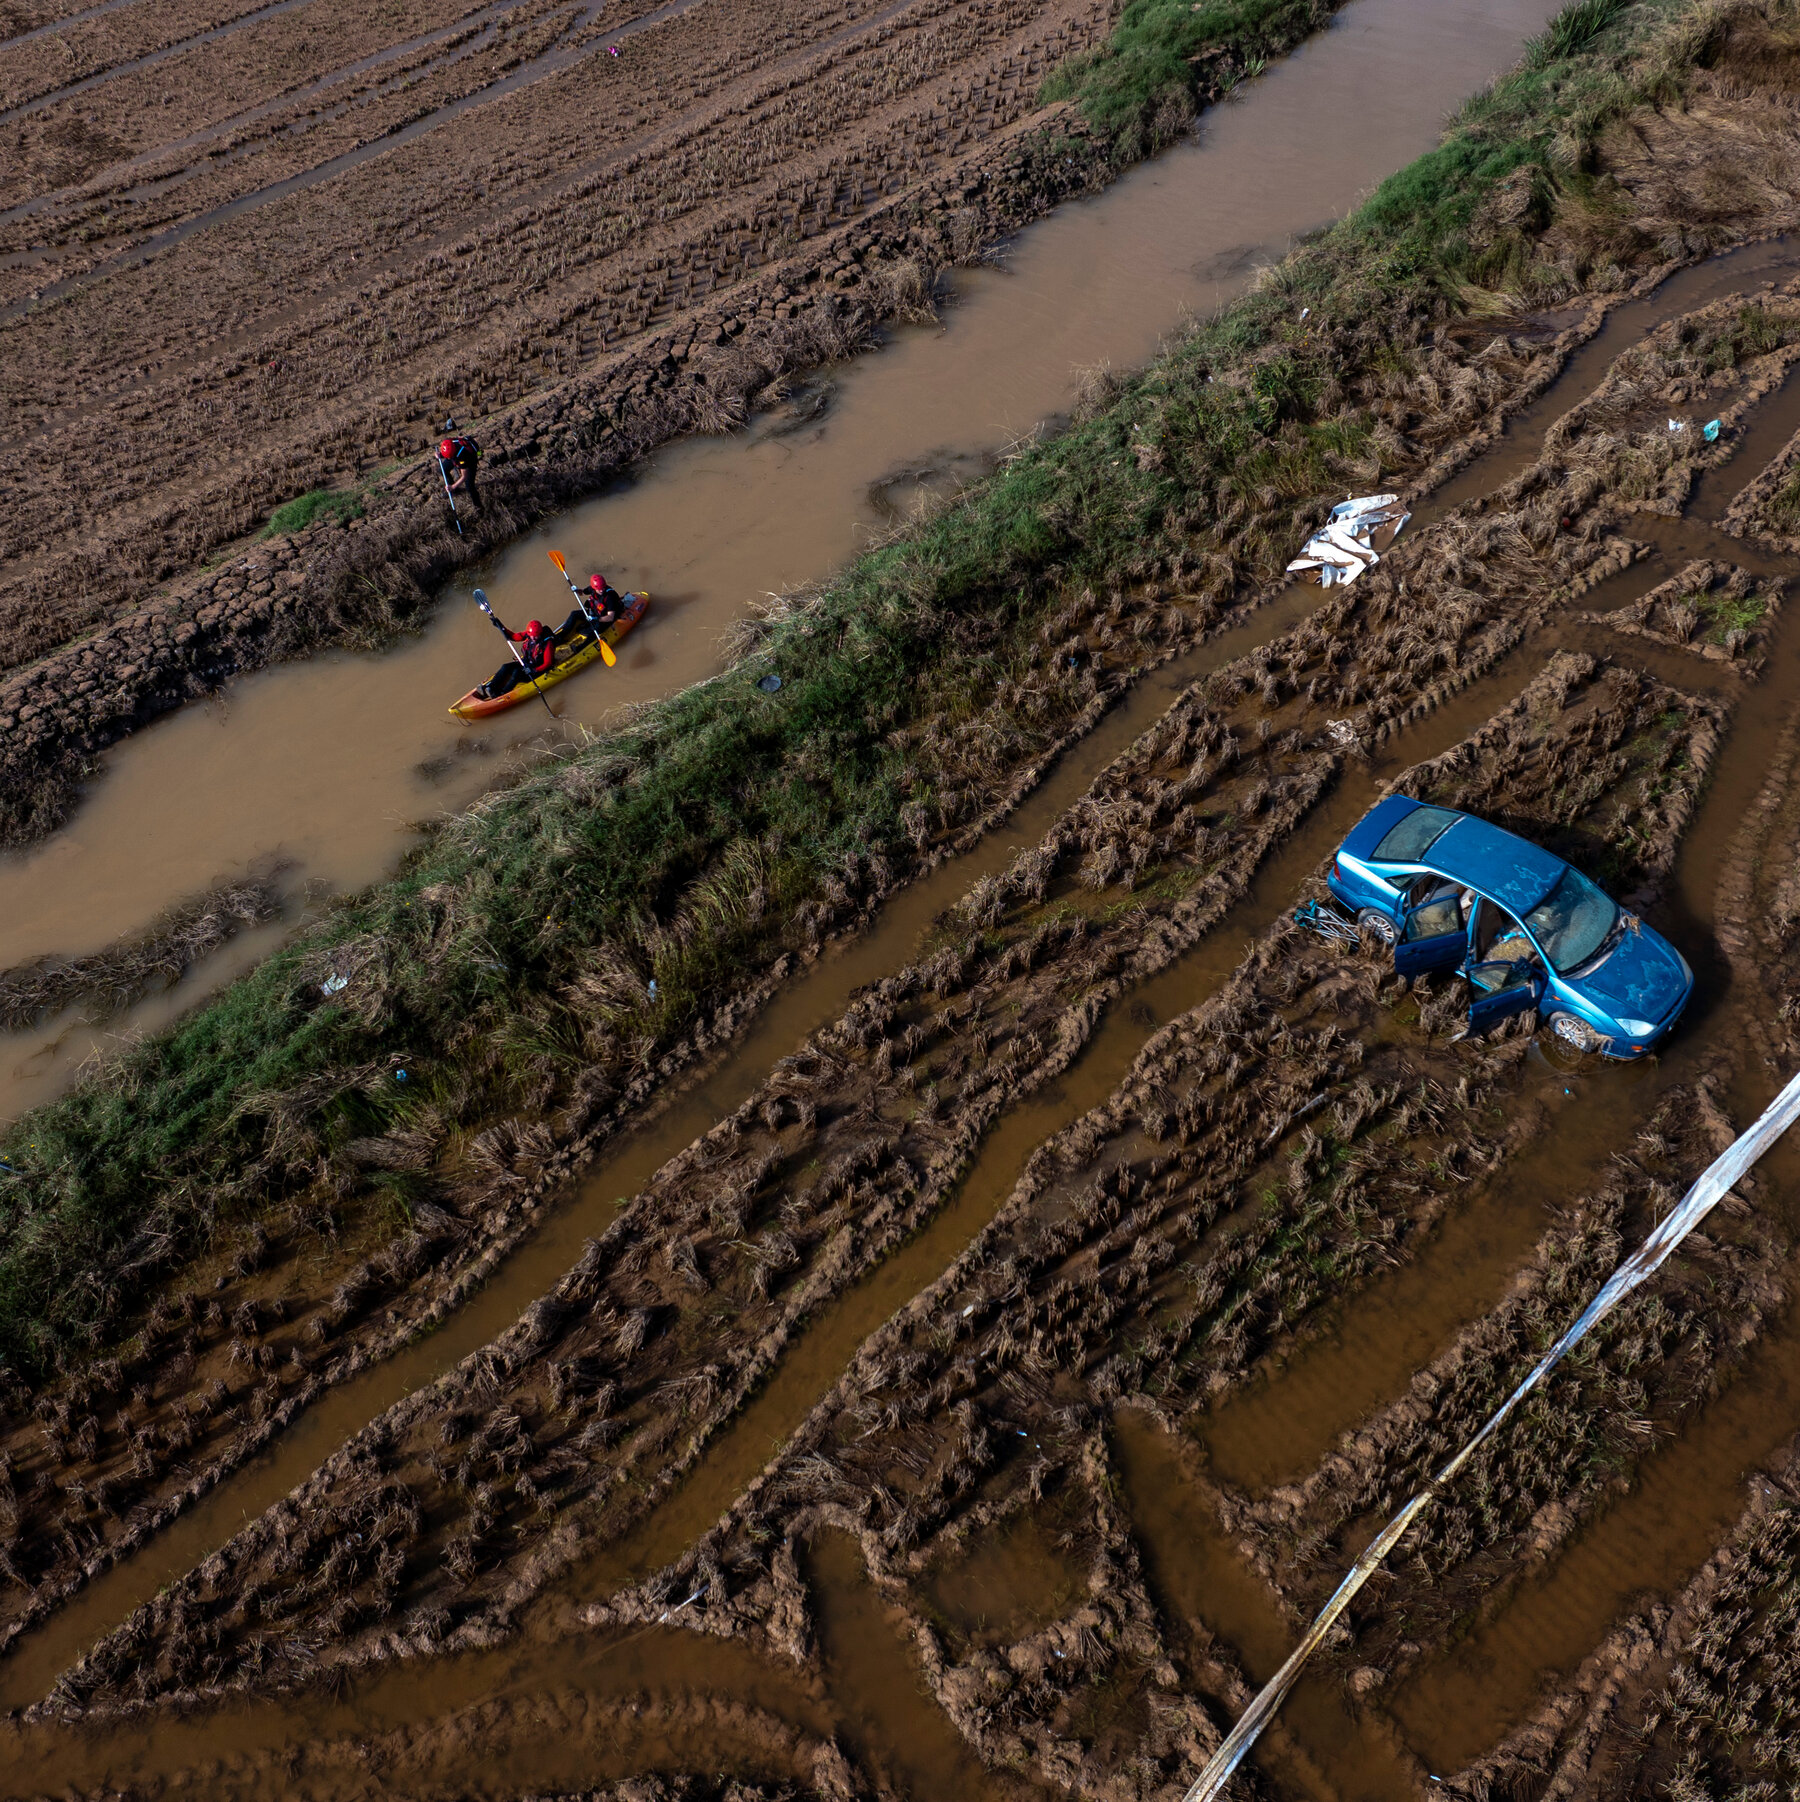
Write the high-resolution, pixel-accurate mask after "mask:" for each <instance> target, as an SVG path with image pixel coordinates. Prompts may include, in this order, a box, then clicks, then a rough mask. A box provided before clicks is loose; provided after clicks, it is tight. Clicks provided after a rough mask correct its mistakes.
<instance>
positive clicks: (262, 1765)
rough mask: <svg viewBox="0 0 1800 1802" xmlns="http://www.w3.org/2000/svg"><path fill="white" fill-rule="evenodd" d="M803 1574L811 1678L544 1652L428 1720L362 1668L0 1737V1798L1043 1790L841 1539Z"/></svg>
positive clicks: (591, 1650)
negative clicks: (776, 1788)
mask: <svg viewBox="0 0 1800 1802" xmlns="http://www.w3.org/2000/svg"><path fill="white" fill-rule="evenodd" d="M807 1577H808V1587H809V1590H810V1592H811V1598H812V1610H813V1633H814V1638H815V1642H816V1644H817V1647H818V1651H819V1654H820V1659H821V1664H822V1679H821V1673H820V1672H819V1671H810V1672H809V1671H806V1670H802V1669H797V1668H794V1667H792V1666H790V1665H788V1664H787V1663H786V1662H785V1661H779V1660H776V1659H773V1658H771V1657H769V1656H767V1655H766V1654H761V1653H757V1652H755V1651H753V1650H752V1649H751V1648H749V1647H747V1646H745V1645H744V1644H743V1643H741V1642H740V1641H737V1640H732V1639H725V1638H719V1637H717V1636H710V1635H700V1634H694V1633H690V1632H687V1631H684V1630H683V1629H681V1628H678V1627H672V1626H671V1627H667V1628H662V1627H654V1626H653V1627H639V1628H635V1629H632V1630H630V1631H626V1632H622V1633H615V1634H601V1635H583V1636H582V1637H581V1639H580V1640H579V1641H576V1642H570V1643H565V1644H560V1645H558V1646H557V1647H556V1648H555V1650H554V1653H553V1654H552V1656H553V1659H554V1664H555V1674H554V1677H553V1679H552V1680H551V1681H549V1682H548V1683H547V1682H546V1681H545V1672H544V1669H543V1667H542V1664H541V1662H540V1659H539V1657H538V1650H539V1648H538V1647H536V1646H535V1645H533V1646H527V1647H526V1648H525V1649H524V1651H523V1654H521V1651H520V1649H519V1648H499V1649H496V1650H492V1651H480V1652H470V1653H463V1654H457V1655H452V1656H447V1657H444V1658H440V1659H436V1660H434V1661H433V1665H432V1674H431V1680H430V1686H429V1687H430V1701H429V1704H428V1705H426V1706H424V1707H421V1702H422V1700H423V1698H422V1697H421V1694H420V1688H419V1682H418V1673H417V1672H416V1671H414V1670H412V1669H410V1668H407V1667H401V1668H398V1669H395V1668H387V1669H381V1668H376V1669H371V1670H367V1671H362V1672H357V1673H354V1674H348V1673H346V1674H345V1675H344V1678H343V1680H340V1681H339V1682H337V1683H335V1684H333V1685H331V1686H329V1687H327V1688H324V1689H314V1690H311V1691H307V1692H303V1693H301V1694H299V1695H296V1696H293V1697H289V1698H287V1699H285V1700H284V1701H282V1702H281V1703H279V1704H277V1705H275V1706H273V1707H271V1706H270V1705H268V1704H267V1703H265V1702H260V1701H259V1702H253V1703H249V1704H246V1705H244V1706H242V1707H227V1708H225V1709H222V1710H215V1711H210V1712H208V1713H207V1714H205V1715H204V1716H198V1717H190V1718H185V1719H171V1718H169V1717H167V1716H163V1715H156V1714H151V1713H148V1712H146V1713H143V1714H140V1715H138V1716H136V1717H135V1718H133V1719H132V1720H130V1721H127V1722H118V1723H110V1724H109V1727H108V1730H107V1732H106V1734H105V1736H104V1738H103V1739H101V1738H99V1737H96V1736H93V1735H87V1734H79V1733H77V1734H73V1735H72V1734H71V1733H70V1732H69V1731H68V1730H67V1729H66V1728H64V1727H62V1726H60V1725H37V1726H21V1725H20V1724H19V1723H17V1722H16V1721H12V1722H8V1723H5V1724H0V1753H3V1754H4V1755H3V1756H0V1773H4V1774H3V1775H0V1794H3V1795H6V1796H24V1795H29V1794H32V1793H34V1792H39V1791H44V1790H48V1789H50V1788H52V1787H54V1788H58V1789H64V1788H68V1787H71V1786H77V1785H79V1786H82V1787H84V1788H88V1789H110V1788H112V1787H114V1786H116V1785H119V1784H121V1783H126V1784H129V1785H130V1786H131V1791H132V1793H133V1794H134V1795H137V1796H141V1797H144V1798H146V1799H148V1798H152V1797H156V1796H159V1795H162V1794H165V1793H169V1792H185V1789H186V1788H188V1787H191V1786H192V1784H193V1783H194V1782H195V1780H196V1778H199V1779H200V1780H202V1781H203V1782H204V1786H205V1789H206V1793H207V1794H208V1795H209V1796H216V1797H219V1798H220V1799H221V1802H269V1799H270V1798H284V1799H285V1798H287V1797H290V1796H292V1795H295V1794H296V1793H298V1794H304V1795H305V1796H307V1797H308V1798H310V1799H312V1802H332V1799H333V1798H336V1797H345V1798H349V1797H358V1796H363V1795H366V1794H367V1793H368V1785H369V1783H370V1781H371V1779H372V1778H374V1779H376V1780H378V1781H379V1783H380V1785H381V1788H382V1793H393V1792H394V1786H395V1785H404V1793H405V1794H406V1795H407V1796H409V1797H416V1798H421V1799H424V1798H436V1797H443V1798H445V1799H446V1802H449V1799H450V1798H458V1799H460V1798H463V1797H481V1798H494V1799H495V1802H501V1799H510V1798H513V1797H516V1796H518V1795H519V1794H520V1793H521V1792H522V1791H523V1790H525V1789H527V1788H531V1789H534V1790H539V1791H542V1790H552V1789H567V1790H570V1791H575V1790H583V1791H585V1790H586V1789H587V1788H588V1787H589V1786H591V1785H592V1784H593V1783H594V1782H595V1781H596V1780H603V1779H611V1778H626V1777H639V1776H642V1775H644V1774H645V1772H646V1771H649V1770H659V1771H666V1772H669V1773H671V1774H677V1773H680V1772H683V1771H691V1770H694V1769H696V1768H707V1769H723V1770H725V1771H730V1772H735V1773H736V1774H738V1775H740V1776H744V1777H749V1778H751V1779H755V1778H757V1777H764V1778H766V1777H770V1776H773V1777H776V1778H782V1777H786V1778H790V1779H792V1778H799V1779H800V1780H802V1781H803V1782H810V1784H811V1785H813V1786H815V1788H816V1792H817V1793H818V1794H820V1795H821V1796H822V1797H827V1798H838V1799H840V1802H849V1798H850V1797H851V1796H852V1795H864V1794H866V1793H867V1791H866V1790H865V1789H864V1787H863V1785H862V1784H861V1783H859V1782H857V1781H856V1773H855V1772H854V1771H853V1769H852V1768H851V1767H850V1766H848V1765H847V1764H846V1762H845V1758H844V1755H843V1752H842V1751H840V1749H839V1748H840V1746H842V1747H843V1748H845V1749H847V1750H848V1751H849V1752H850V1754H851V1756H852V1757H853V1758H854V1760H855V1761H856V1764H857V1765H858V1766H860V1767H862V1774H863V1775H864V1776H873V1777H874V1778H875V1779H876V1780H877V1781H881V1780H883V1779H885V1780H887V1781H889V1782H893V1783H896V1784H897V1785H898V1787H899V1789H900V1792H901V1793H904V1794H912V1795H916V1796H950V1795H954V1796H958V1797H969V1798H971V1802H1022V1798H1025V1797H1028V1796H1034V1795H1039V1794H1041V1793H1042V1792H1041V1791H1040V1790H1039V1789H1038V1788H1037V1786H1035V1785H1032V1784H1029V1783H1026V1782H1022V1781H1019V1780H1016V1779H1009V1778H1008V1777H1006V1776H1005V1775H999V1774H996V1773H993V1772H990V1771H988V1770H987V1769H986V1768H985V1767H984V1766H983V1765H981V1763H980V1762H979V1761H978V1760H977V1759H976V1758H975V1757H974V1756H973V1754H972V1752H971V1751H970V1750H969V1748H968V1747H967V1746H966V1745H965V1744H964V1743H963V1742H962V1741H961V1740H960V1739H959V1737H958V1736H957V1734H956V1732H955V1730H954V1728H953V1727H952V1726H951V1724H950V1723H949V1722H948V1721H947V1720H946V1719H945V1718H944V1716H943V1714H942V1713H941V1711H939V1710H938V1709H936V1708H935V1706H934V1705H933V1704H932V1703H931V1702H930V1700H929V1698H928V1697H927V1696H926V1695H925V1694H924V1693H923V1691H922V1690H921V1688H920V1686H919V1683H918V1677H917V1671H916V1668H915V1667H914V1665H913V1664H912V1662H911V1660H910V1658H909V1656H908V1653H907V1650H906V1647H905V1645H904V1643H903V1641H902V1638H901V1635H900V1633H899V1632H898V1631H897V1630H896V1628H895V1626H894V1624H893V1623H892V1622H891V1621H890V1620H889V1619H887V1618H885V1611H884V1609H883V1607H882V1603H881V1599H880V1597H879V1595H878V1594H877V1593H876V1591H875V1589H874V1587H873V1585H872V1584H871V1583H870V1582H869V1580H868V1577H867V1575H866V1573H865V1571H864V1570H863V1567H862V1561H861V1559H860V1557H859V1556H858V1554H857V1550H856V1547H855V1545H854V1542H853V1541H850V1540H849V1539H847V1538H845V1537H844V1536H842V1535H826V1536H823V1537H822V1538H821V1540H820V1541H819V1543H818V1544H817V1545H816V1546H815V1547H814V1548H813V1551H812V1554H811V1556H809V1558H808V1568H807ZM484 1773H492V1774H488V1775H484Z"/></svg>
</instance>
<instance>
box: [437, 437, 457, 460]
mask: <svg viewBox="0 0 1800 1802" xmlns="http://www.w3.org/2000/svg"><path fill="white" fill-rule="evenodd" d="M438 455H439V456H440V457H454V456H455V455H456V441H455V439H453V438H446V439H445V440H444V442H443V443H442V444H440V445H439V446H438Z"/></svg>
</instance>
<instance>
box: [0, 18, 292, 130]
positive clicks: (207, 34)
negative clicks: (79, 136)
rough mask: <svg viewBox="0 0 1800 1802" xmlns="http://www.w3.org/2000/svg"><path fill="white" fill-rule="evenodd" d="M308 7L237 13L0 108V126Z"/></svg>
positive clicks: (2, 47) (1, 46)
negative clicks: (77, 78)
mask: <svg viewBox="0 0 1800 1802" xmlns="http://www.w3.org/2000/svg"><path fill="white" fill-rule="evenodd" d="M311 4H312V0H269V3H268V4H267V5H265V6H259V7H257V8H256V9H255V10H254V11H251V12H246V13H239V14H238V16H237V17H236V18H235V19H228V20H226V22H225V23H224V24H223V25H214V26H212V27H211V28H210V29H209V30H206V31H197V32H194V33H193V34H192V35H191V36H188V37H185V38H177V39H176V40H175V42H174V43H172V44H164V45H163V46H162V47H161V48H160V49H156V50H152V51H149V52H148V53H147V54H146V55H143V56H137V57H133V58H132V59H131V60H130V61H128V62H123V63H115V64H114V65H113V66H112V67H111V68H108V69H100V70H96V71H95V73H94V74H92V75H84V76H82V77H81V79H80V80H78V81H71V82H68V83H66V84H65V85H64V86H62V87H59V88H54V89H52V90H50V91H49V92H48V93H43V94H38V95H35V96H33V97H32V98H31V99H29V100H22V101H19V102H18V103H17V104H15V105H13V106H9V107H5V108H0V125H10V124H11V123H12V122H13V121H14V120H15V119H29V118H30V117H31V116H32V115H33V114H34V113H41V112H44V111H46V110H47V109H48V108H50V107H53V106H56V105H57V104H59V103H60V102H61V101H64V100H71V99H73V98H74V97H75V96H76V95H77V94H85V93H87V92H89V91H90V90H91V89H93V88H97V87H99V86H100V85H101V84H102V83H104V82H108V81H112V80H114V79H116V78H117V77H119V76H121V75H136V74H139V73H140V72H141V71H143V70H145V69H154V68H155V67H156V65H157V64H158V63H166V62H167V61H168V60H169V58H170V57H172V56H179V55H181V54H182V52H183V51H187V50H197V49H198V48H199V47H200V46H201V45H202V44H214V43H217V42H218V41H219V40H220V39H221V38H227V37H231V36H232V35H233V34H234V33H236V32H239V31H243V30H246V29H247V28H249V27H250V26H253V25H262V24H266V23H267V22H268V21H269V20H270V19H275V18H279V17H280V16H281V15H282V14H283V13H290V12H293V11H294V10H295V9H296V8H297V7H302V6H310V5H311ZM65 22H66V21H65ZM5 48H6V46H5V45H4V44H0V50H3V49H5Z"/></svg>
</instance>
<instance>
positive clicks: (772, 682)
mask: <svg viewBox="0 0 1800 1802" xmlns="http://www.w3.org/2000/svg"><path fill="white" fill-rule="evenodd" d="M756 686H757V687H758V688H760V689H761V690H762V691H763V693H764V694H766V695H772V694H773V693H774V692H775V691H776V689H778V688H779V687H780V686H781V678H780V677H779V676H778V675H776V674H775V673H774V672H773V671H770V673H769V674H768V675H766V676H764V677H763V679H762V680H761V681H760V682H759V683H757V685H756Z"/></svg>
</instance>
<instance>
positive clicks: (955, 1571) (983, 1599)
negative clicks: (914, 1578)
mask: <svg viewBox="0 0 1800 1802" xmlns="http://www.w3.org/2000/svg"><path fill="white" fill-rule="evenodd" d="M1064 1525H1065V1517H1064V1516H1063V1515H1062V1514H1061V1512H1060V1511H1059V1510H1057V1509H1056V1507H1055V1503H1054V1502H1046V1503H1043V1504H1040V1505H1039V1506H1038V1507H1036V1508H1033V1509H1026V1510H1024V1511H1022V1512H1020V1513H1019V1514H1016V1515H1014V1516H1013V1518H1012V1519H1010V1520H1008V1521H1004V1522H1002V1523H1001V1524H1000V1525H999V1526H997V1527H993V1528H990V1529H989V1530H988V1531H987V1532H986V1533H984V1534H982V1535H980V1536H979V1537H978V1538H977V1539H976V1540H975V1542H974V1544H973V1545H971V1546H969V1547H967V1548H966V1549H965V1550H963V1551H961V1552H960V1553H959V1554H958V1555H957V1556H955V1557H954V1558H952V1559H951V1560H950V1561H949V1562H948V1563H946V1564H945V1565H944V1566H943V1568H942V1569H939V1570H934V1571H931V1572H929V1573H928V1574H927V1575H926V1576H925V1577H924V1578H923V1579H922V1581H921V1583H920V1587H921V1588H922V1589H923V1590H924V1592H925V1597H926V1600H927V1601H928V1603H929V1604H930V1606H931V1608H932V1609H933V1610H934V1611H935V1612H936V1613H937V1615H938V1616H939V1617H940V1618H941V1619H942V1620H943V1621H945V1622H946V1623H947V1624H948V1625H949V1626H950V1627H951V1628H952V1629H953V1630H954V1631H955V1632H956V1633H957V1635H958V1636H959V1637H960V1638H961V1639H962V1640H964V1641H965V1642H966V1643H967V1644H970V1645H978V1646H990V1647H991V1646H1001V1645H1010V1644H1011V1643H1012V1642H1013V1641H1015V1640H1019V1639H1023V1638H1024V1637H1025V1636H1026V1635H1027V1634H1029V1633H1035V1632H1037V1630H1038V1629H1039V1628H1040V1627H1046V1626H1048V1625H1049V1624H1050V1623H1051V1622H1052V1621H1054V1620H1059V1619H1061V1618H1062V1616H1063V1615H1065V1614H1067V1613H1068V1612H1069V1611H1070V1610H1071V1609H1073V1608H1074V1607H1075V1606H1076V1605H1077V1604H1078V1602H1079V1601H1080V1600H1081V1599H1082V1597H1084V1596H1085V1594H1086V1592H1087V1577H1086V1573H1085V1572H1084V1571H1082V1570H1080V1569H1078V1568H1077V1566H1076V1565H1075V1564H1074V1563H1073V1562H1072V1561H1071V1559H1070V1556H1069V1554H1068V1552H1067V1551H1066V1550H1065V1548H1064V1547H1063V1546H1062V1545H1061V1544H1060V1543H1059V1540H1060V1538H1061V1533H1062V1531H1063V1529H1064Z"/></svg>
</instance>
